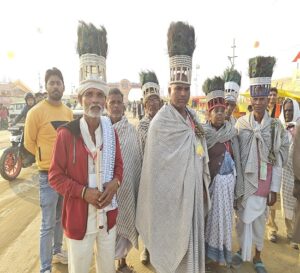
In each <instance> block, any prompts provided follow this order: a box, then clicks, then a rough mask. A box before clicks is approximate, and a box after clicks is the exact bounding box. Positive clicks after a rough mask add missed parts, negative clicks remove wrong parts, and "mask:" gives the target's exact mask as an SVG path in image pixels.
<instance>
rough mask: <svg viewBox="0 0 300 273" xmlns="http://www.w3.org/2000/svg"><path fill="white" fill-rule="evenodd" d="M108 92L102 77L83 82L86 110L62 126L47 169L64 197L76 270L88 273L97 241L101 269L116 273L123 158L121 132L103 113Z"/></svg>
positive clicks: (71, 268)
mask: <svg viewBox="0 0 300 273" xmlns="http://www.w3.org/2000/svg"><path fill="white" fill-rule="evenodd" d="M106 95H107V89H106V86H104V85H103V84H102V83H100V82H97V81H94V80H88V81H86V82H85V83H84V84H82V85H81V86H80V88H79V95H78V100H79V102H80V103H81V104H82V106H83V109H84V115H83V117H82V118H80V119H77V120H74V121H72V122H69V123H67V124H66V125H64V126H63V127H61V128H60V129H59V131H58V136H57V140H56V143H55V146H54V152H53V159H52V162H51V167H50V171H49V180H50V184H51V186H52V187H53V188H54V189H55V190H56V191H57V192H59V193H60V194H61V195H63V196H64V205H63V220H62V222H63V227H64V231H65V235H66V236H67V237H68V251H69V253H68V254H69V272H72V273H84V272H86V273H87V272H89V267H90V263H91V259H92V255H93V252H94V251H93V250H94V245H95V246H96V251H95V259H96V267H97V272H101V273H103V272H105V273H114V272H115V266H114V257H115V240H116V228H115V224H116V217H117V213H118V209H117V203H116V192H117V189H118V188H119V186H120V182H121V181H122V175H123V162H122V157H121V151H120V145H119V140H118V135H117V134H116V132H115V131H114V129H113V127H112V124H111V121H110V119H109V118H108V117H103V116H101V114H102V112H103V109H104V104H105V99H106ZM100 249H101V251H100Z"/></svg>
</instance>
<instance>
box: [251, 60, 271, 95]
mask: <svg viewBox="0 0 300 273" xmlns="http://www.w3.org/2000/svg"><path fill="white" fill-rule="evenodd" d="M275 63H276V59H275V57H263V56H257V57H255V58H251V59H249V77H250V95H251V97H267V96H268V95H269V91H270V88H271V79H272V75H273V68H274V65H275Z"/></svg>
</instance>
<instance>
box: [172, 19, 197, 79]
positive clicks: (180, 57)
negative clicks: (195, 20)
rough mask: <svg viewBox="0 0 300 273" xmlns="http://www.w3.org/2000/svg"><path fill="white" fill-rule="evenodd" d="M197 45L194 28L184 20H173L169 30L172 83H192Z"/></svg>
mask: <svg viewBox="0 0 300 273" xmlns="http://www.w3.org/2000/svg"><path fill="white" fill-rule="evenodd" d="M195 47H196V45H195V31H194V28H193V27H192V26H190V25H189V24H187V23H184V22H172V23H171V24H170V27H169V30H168V53H169V58H170V84H172V83H187V84H191V79H192V57H193V53H194V50H195Z"/></svg>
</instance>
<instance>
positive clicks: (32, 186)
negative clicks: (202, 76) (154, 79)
mask: <svg viewBox="0 0 300 273" xmlns="http://www.w3.org/2000/svg"><path fill="white" fill-rule="evenodd" d="M134 123H136V120H135V121H134ZM8 139H9V133H8V132H4V131H0V154H1V153H2V152H1V150H3V148H4V147H5V146H8V143H9V142H8ZM38 199H39V195H38V179H37V169H36V167H35V166H34V167H31V168H28V169H23V170H22V172H21V174H20V176H19V178H18V179H17V180H16V181H14V182H8V181H6V180H4V179H3V178H1V177H0V234H1V235H0V273H37V272H39V254H38V253H39V227H40V208H39V200H38ZM278 218H279V219H278V220H279V228H280V232H279V235H280V240H279V242H278V244H273V243H270V242H268V241H265V248H264V254H263V259H264V261H265V264H266V265H267V268H268V272H269V273H300V265H299V261H298V255H299V251H296V250H293V249H291V247H290V246H289V245H288V244H287V241H286V240H285V239H284V238H285V234H284V227H283V220H282V218H281V216H280V217H278ZM234 241H235V243H234V249H236V248H237V243H236V237H235V236H234ZM129 262H130V263H131V264H132V265H133V266H134V268H135V270H136V272H137V273H150V272H154V271H153V269H152V268H151V267H145V266H143V265H142V264H141V263H140V262H139V252H138V251H137V250H132V251H131V253H130V255H129ZM58 272H60V273H67V272H68V269H67V266H65V265H54V267H53V273H58ZM214 272H226V271H224V270H218V271H214ZM228 272H237V273H253V272H255V271H254V270H253V267H252V264H251V263H246V264H244V265H243V266H242V267H241V268H240V269H239V270H236V271H228ZM90 273H95V268H94V266H92V267H91V270H90Z"/></svg>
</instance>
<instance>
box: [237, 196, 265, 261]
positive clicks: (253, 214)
mask: <svg viewBox="0 0 300 273" xmlns="http://www.w3.org/2000/svg"><path fill="white" fill-rule="evenodd" d="M237 216H238V219H237V225H236V231H237V235H238V238H239V242H240V247H241V249H242V258H243V261H251V257H252V255H251V251H252V245H253V244H254V245H255V247H256V249H257V250H258V251H262V248H263V243H264V234H265V227H266V219H267V198H266V197H261V196H257V195H252V196H250V197H249V198H248V200H247V202H246V206H245V208H243V207H242V206H241V205H239V207H238V210H237Z"/></svg>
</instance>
